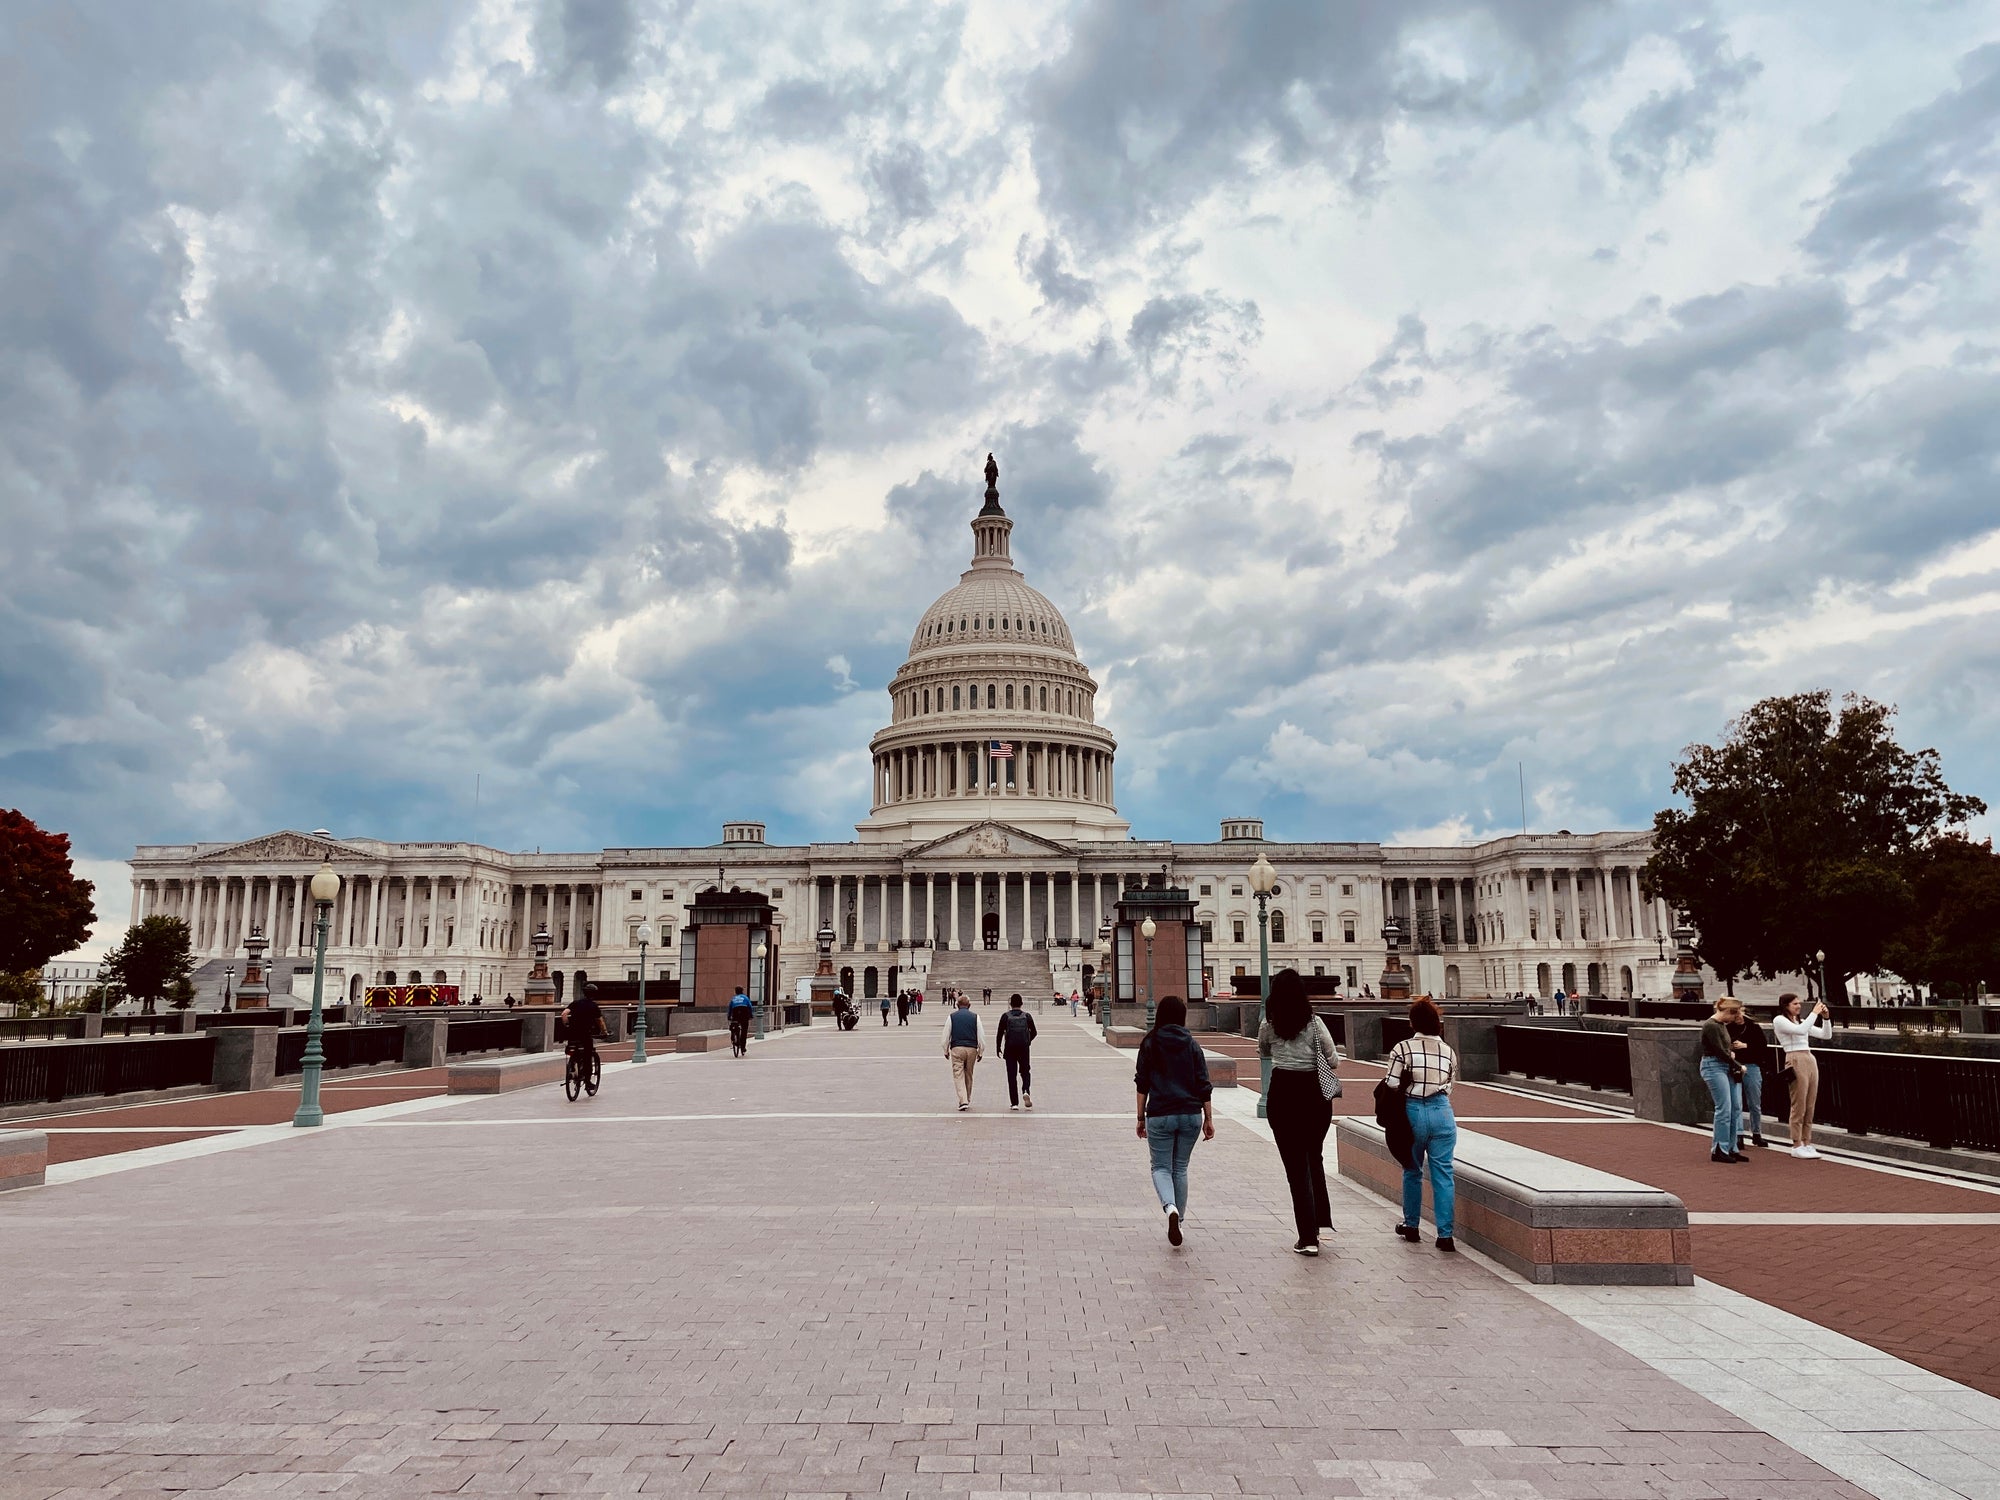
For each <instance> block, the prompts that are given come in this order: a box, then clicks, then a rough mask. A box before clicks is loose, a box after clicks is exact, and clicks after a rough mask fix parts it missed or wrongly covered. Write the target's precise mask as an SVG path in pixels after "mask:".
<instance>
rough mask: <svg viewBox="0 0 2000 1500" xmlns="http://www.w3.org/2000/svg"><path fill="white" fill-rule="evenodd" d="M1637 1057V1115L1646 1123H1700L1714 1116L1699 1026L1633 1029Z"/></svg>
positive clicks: (1630, 1036) (1629, 1035) (1629, 1038)
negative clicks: (1703, 1077) (1703, 1074)
mask: <svg viewBox="0 0 2000 1500" xmlns="http://www.w3.org/2000/svg"><path fill="white" fill-rule="evenodd" d="M1625 1039H1626V1046H1627V1048H1628V1049H1629V1052H1630V1056H1631V1059H1632V1113H1633V1114H1634V1115H1636V1116H1637V1117H1638V1118H1639V1119H1641V1120H1660V1121H1663V1122H1664V1123H1666V1124H1669V1125H1699V1124H1701V1123H1702V1122H1703V1121H1705V1120H1707V1119H1708V1117H1709V1114H1710V1113H1711V1104H1710V1101H1709V1097H1708V1085H1707V1084H1705V1083H1703V1082H1702V1081H1701V1028H1700V1027H1699V1026H1644V1025H1641V1026H1633V1027H1630V1028H1628V1029H1627V1031H1626V1033H1625Z"/></svg>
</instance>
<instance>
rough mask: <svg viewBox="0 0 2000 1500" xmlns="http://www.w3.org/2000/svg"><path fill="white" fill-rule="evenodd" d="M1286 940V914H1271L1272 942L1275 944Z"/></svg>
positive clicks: (1276, 912) (1279, 912)
mask: <svg viewBox="0 0 2000 1500" xmlns="http://www.w3.org/2000/svg"><path fill="white" fill-rule="evenodd" d="M1284 940H1285V914H1284V913H1283V912H1281V911H1274V912H1272V913H1271V941H1272V942H1274V943H1282V942H1283V941H1284Z"/></svg>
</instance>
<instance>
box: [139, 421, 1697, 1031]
mask: <svg viewBox="0 0 2000 1500" xmlns="http://www.w3.org/2000/svg"><path fill="white" fill-rule="evenodd" d="M997 473H998V471H997V469H996V467H995V466H994V464H993V463H992V461H991V460H990V459H989V460H988V463H987V469H986V475H987V483H986V493H985V504H984V506H983V508H981V509H980V511H979V512H978V514H977V515H975V516H974V517H973V520H972V534H973V549H972V563H971V566H970V567H968V568H967V569H966V570H965V572H964V573H963V574H962V575H961V576H960V578H959V581H958V582H957V583H956V584H954V585H953V586H952V587H951V588H949V589H947V590H946V591H945V592H944V593H943V594H942V595H940V596H939V597H938V600H937V602H936V603H934V604H932V605H931V607H930V608H929V609H927V610H925V611H924V614H923V617H922V618H921V619H920V620H919V621H918V622H917V626H916V630H915V633H914V634H913V635H912V636H911V637H910V650H909V657H908V659H907V660H906V661H905V662H904V663H903V665H902V667H901V668H900V669H899V670H898V671H897V673H896V675H895V677H894V679H893V680H892V681H891V682H890V683H889V706H890V713H889V722H888V724H887V725H886V726H885V727H884V728H883V729H882V730H881V731H880V732H879V733H877V734H876V735H875V737H874V739H873V741H872V742H871V749H872V750H873V776H874V781H873V788H872V793H871V797H870V810H869V813H868V816H867V818H866V819H864V820H863V821H862V822H861V823H860V824H859V825H858V826H857V828H856V833H857V834H858V835H859V836H858V838H856V839H855V840H854V841H853V842H849V843H824V844H801V845H781V844H770V843H767V842H766V841H765V838H764V825H763V824H762V823H760V822H756V821H751V820H746V821H740V822H738V821H731V822H727V823H724V824H723V825H722V830H721V832H722V839H721V842H720V843H717V844H710V845H707V846H703V847H699V848H687V849H601V850H595V851H590V852H584V853H576V854H541V853H536V854H509V853H506V852H503V851H502V850H499V849H491V848H487V847H486V846H484V845H481V844H472V843H387V842H384V841H382V840H379V839H371V838H366V837H359V836H347V835H345V834H342V835H335V834H332V833H328V832H326V831H324V830H321V831H316V832H313V833H298V832H280V833H273V834H268V835H265V836H263V837H259V838H252V839H248V840H245V841H242V842H236V843H201V844H183V845H142V846H140V848H139V849H138V851H137V853H136V854H135V855H134V856H133V859H132V873H133V880H132V919H133V920H134V921H137V920H138V919H139V918H141V917H144V916H148V915H153V914H158V913H166V914H169V915H173V916H178V917H181V918H183V919H184V920H186V921H187V923H188V924H189V927H190V929H191V931H192V934H193V942H194V948H195V952H196V955H197V960H198V963H199V964H200V968H199V969H198V972H197V982H198V987H199V988H200V990H201V991H202V993H203V995H204V997H207V996H209V995H212V994H214V993H216V992H217V991H218V990H219V988H220V986H221V981H222V974H223V971H224V969H225V968H228V967H230V966H232V965H234V966H235V967H236V968H237V970H238V971H239V972H240V968H241V958H242V950H243V940H244V938H245V937H246V936H248V935H249V934H250V932H251V929H252V928H253V927H255V928H257V929H260V930H261V931H262V932H263V933H265V934H266V935H267V936H268V937H269V938H270V940H271V943H272V952H271V960H272V962H271V969H272V988H273V990H275V991H279V992H282V991H284V990H285V989H286V988H287V987H288V986H290V985H291V981H292V980H293V979H294V977H295V976H296V975H297V974H299V973H301V972H309V970H310V963H311V953H312V946H311V944H312V938H311V918H312V910H311V905H312V903H311V898H310V896H309V895H308V893H307V890H306V885H307V882H308V881H309V880H310V879H311V878H312V874H313V871H314V870H315V869H317V868H318V867H319V865H320V863H321V861H322V860H328V861H331V862H332V864H333V866H334V868H335V869H336V870H337V871H339V873H340V875H341V877H342V881H341V892H340V899H339V901H338V902H337V903H336V905H335V908H334V910H333V913H332V929H331V937H330V938H329V946H328V957H327V963H328V969H329V974H330V976H333V982H334V983H337V984H338V986H339V989H338V991H337V992H336V993H340V994H343V995H344V996H345V997H346V998H349V999H353V1000H359V999H360V998H361V992H362V990H363V988H364V987H365V986H368V985H376V984H419V983H424V984H455V985H458V986H460V987H461V990H462V992H463V993H464V994H465V995H466V996H467V997H469V996H470V995H472V994H478V995H480V996H482V997H484V998H485V999H486V1000H487V1001H489V1002H490V1001H494V1000H498V999H500V998H501V997H502V996H504V995H507V994H510V993H511V994H514V995H519V994H520V993H521V992H522V990H523V987H524V984H525V981H526V978H527V975H528V970H529V966H530V963H531V962H532V957H533V954H532V949H531V947H530V939H531V938H532V936H533V934H534V933H535V931H536V930H537V928H538V927H541V926H542V925H544V924H546V926H547V929H548V933H549V937H550V942H551V960H550V967H551V969H552V970H553V971H554V973H555V974H556V975H557V976H558V982H559V983H560V984H561V985H562V986H563V989H564V992H565V993H566V992H568V990H569V989H570V988H572V987H573V986H574V985H576V984H578V983H580V982H582V981H583V980H584V979H586V978H590V977H596V978H608V979H636V978H637V977H638V973H639V950H638V947H637V944H636V941H635V936H634V935H635V933H636V931H637V929H638V927H639V924H640V923H641V922H642V921H650V922H651V923H652V925H653V927H654V928H655V930H656V934H657V936H656V943H655V946H654V947H653V948H651V949H650V950H649V951H648V954H647V968H648V969H649V971H651V972H649V974H648V976H647V977H648V979H649V980H651V979H668V978H673V977H675V976H677V974H678V972H679V966H678V961H677V954H676V951H675V947H674V945H675V944H676V943H677V942H678V940H679V938H678V929H679V928H680V927H681V925H682V923H683V921H684V908H685V907H686V906H687V904H688V903H689V902H691V901H692V900H693V899H694V896H695V894H696V892H698V891H700V890H703V889H707V888H712V887H714V886H716V885H717V884H718V883H721V884H722V885H723V886H725V887H727V888H741V889H743V890H746V891H756V892H759V893H761V894H762V895H764V896H766V897H767V898H768V899H769V900H770V902H771V904H772V906H773V907H774V908H775V909H776V912H777V914H778V921H779V923H780V924H781V927H782V941H781V944H780V949H779V962H780V975H779V978H780V983H781V985H782V987H783V988H784V989H786V990H787V991H789V990H790V989H791V987H792V985H793V983H794V982H795V980H797V979H798V978H800V977H803V976H806V975H810V974H811V973H812V972H813V969H814V966H815V963H816V960H817V947H816V943H815V939H814V935H815V933H817V932H818V931H819V930H820V928H821V925H822V923H829V922H830V923H831V925H832V928H833V931H834V933H835V943H834V947H835V957H834V963H835V967H836V970H837V972H838V973H839V975H840V977H841V980H842V983H843V985H844V987H845V988H846V989H847V990H848V991H849V993H851V994H855V995H857V996H869V995H875V994H878V993H882V992H884V991H894V990H895V989H898V988H904V987H909V986H911V985H922V986H924V987H927V988H932V989H935V988H936V987H938V986H940V985H943V984H953V985H957V986H959V987H962V988H971V989H975V990H976V989H994V990H996V991H998V992H1000V993H1006V992H1009V991H1012V990H1020V991H1021V992H1022V993H1024V994H1029V995H1034V994H1037V993H1041V994H1046V993H1048V992H1050V990H1052V989H1053V990H1056V991H1063V992H1066V991H1068V990H1070V989H1071V988H1073V987H1077V986H1080V985H1082V984H1084V983H1085V982H1086V979H1087V977H1088V974H1089V972H1090V970H1091V968H1092V967H1093V966H1095V965H1097V964H1100V963H1101V962H1102V955H1101V953H1100V952H1099V951H1098V950H1097V948H1096V944H1097V935H1098V929H1099V926H1100V924H1101V923H1102V922H1103V921H1104V919H1105V918H1106V917H1107V916H1108V915H1109V913H1110V909H1111V906H1112V904H1113V903H1114V902H1115V901H1116V900H1117V893H1118V892H1119V890H1120V889H1121V888H1123V887H1126V886H1130V885H1143V884H1148V883H1161V882H1162V881H1163V883H1164V884H1166V885H1169V886H1179V887H1183V888H1185V889H1186V890H1187V891H1188V892H1189V895H1190V897H1191V899H1192V900H1193V902H1194V905H1195V909H1196V914H1197V917H1198V918H1199V920H1200V922H1201V923H1202V926H1203V929H1204V932H1203V936H1204V950H1205V964H1206V969H1207V974H1208V979H1209V982H1210V983H1211V984H1212V985H1213V987H1214V988H1215V990H1217V991H1218V992H1220V991H1226V990H1227V989H1228V988H1229V985H1230V978H1231V976H1232V975H1236V974H1244V973H1250V974H1254V973H1256V972H1257V920H1256V910H1257V907H1256V899H1255V897H1254V896H1253V894H1252V893H1251V890H1250V884H1249V869H1250V866H1251V864H1252V863H1253V862H1254V861H1255V860H1256V858H1257V856H1258V855H1259V854H1262V855H1264V856H1265V858H1267V859H1268V860H1269V861H1270V862H1271V864H1272V865H1273V866H1275V867H1276V869H1277V871H1278V887H1277V891H1276V893H1275V894H1274V896H1273V897H1272V899H1271V902H1270V944H1271V962H1272V965H1273V967H1274V968H1275V967H1278V966H1280V965H1285V964H1289V965H1292V966H1294V967H1296V968H1297V969H1298V970H1299V971H1300V972H1301V973H1305V974H1322V975H1326V976H1329V977H1332V978H1336V979H1338V980H1339V981H1340V982H1341V984H1342V986H1343V987H1344V988H1346V989H1348V990H1352V991H1356V992H1358V991H1360V990H1361V989H1362V987H1363V986H1365V985H1369V984H1372V983H1374V982H1375V980H1376V977H1377V976H1378V975H1379V974H1380V972H1381V970H1382V967H1383V963H1384V959H1385V957H1386V949H1385V945H1384V941H1383V938H1382V936H1381V934H1382V928H1383V925H1384V922H1385V921H1386V919H1387V918H1389V917H1390V916H1395V917H1397V918H1400V919H1401V920H1402V922H1403V923H1404V924H1405V925H1404V929H1403V930H1404V931H1405V932H1406V933H1408V934H1410V935H1411V936H1412V938H1413V939H1414V943H1413V946H1414V948H1415V949H1416V952H1417V954H1418V978H1419V981H1420V983H1422V984H1424V985H1425V986H1427V987H1430V988H1433V989H1437V990H1441V991H1442V992H1443V993H1444V994H1445V995H1446V996H1453V995H1475V994H1486V993H1510V994H1511V993H1512V992H1514V991H1516V990H1522V989H1525V990H1531V991H1536V992H1539V993H1542V994H1549V993H1552V992H1553V991H1554V990H1555V989H1556V988H1557V987H1558V986H1560V987H1563V988H1565V989H1567V990H1568V991H1570V992H1571V993H1576V992H1578V991H1579V990H1581V991H1583V992H1586V993H1603V994H1613V995H1617V994H1624V993H1639V994H1653V995H1663V994H1665V993H1667V991H1668V983H1667V978H1666V975H1667V970H1668V968H1669V967H1670V964H1671V959H1672V952H1671V948H1670V945H1669V944H1668V943H1667V941H1666V937H1665V935H1666V933H1667V931H1668V929H1669V926H1670V917H1669V914H1668V913H1667V911H1666V910H1665V908H1664V907H1662V906H1660V905H1659V904H1658V903H1654V902H1650V901H1648V900H1647V899H1646V898H1645V897H1644V896H1643V895H1642V894H1641V891H1640V888H1639V879H1638V871H1639V867H1640V866H1641V865H1643V864H1644V863H1645V860H1646V857H1647V854H1648V853H1649V852H1650V838H1649V836H1648V835H1647V834H1645V833H1593V834H1569V833H1560V834H1553V835H1525V834H1524V835H1521V836H1519V837H1510V838H1502V839H1494V840H1491V841H1489V842H1487V843H1483V844H1476V845H1470V846H1464V847H1453V848H1416V847H1404V846H1395V845H1383V844H1379V843H1365V842H1342V841H1337V840H1327V841H1299V842H1291V841H1283V840H1279V841H1273V840H1270V839H1267V838H1266V836H1265V832H1264V826H1263V823H1262V822H1261V820H1259V819H1257V818H1255V817H1242V818H1231V819H1227V820H1225V821H1224V822H1223V824H1222V826H1221V829H1220V835H1219V837H1217V838H1216V839H1215V840H1213V841H1211V842H1206V843H1180V842H1172V841H1166V840H1149V839H1143V838H1134V837H1133V836H1132V834H1131V828H1130V825H1129V824H1128V823H1127V822H1126V821H1125V820H1124V819H1123V818H1121V817H1120V816H1119V815H1118V807H1117V800H1116V797H1117V774H1116V758H1117V740H1116V739H1115V738H1114V737H1113V735H1112V734H1111V732H1110V730H1109V729H1107V728H1106V727H1105V726H1103V725H1102V724H1100V723H1099V722H1098V721H1097V711H1096V696H1097V683H1096V681H1095V679H1093V678H1092V676H1091V674H1090V669H1089V668H1088V667H1087V666H1086V665H1085V664H1084V663H1083V661H1082V660H1081V659H1080V658H1079V657H1078V656H1077V653H1076V645H1075V642H1074V640H1073V639H1072V638H1071V635H1070V631H1069V626H1068V624H1067V623H1066V622H1065V621H1064V619H1063V616H1062V612H1061V611H1060V610H1058V609H1057V608H1056V607H1055V605H1054V604H1052V603H1050V602H1049V600H1048V599H1046V598H1045V597H1043V596H1042V595H1041V594H1040V593H1038V592H1037V591H1036V590H1035V589H1034V588H1033V587H1031V586H1030V585H1029V583H1028V581H1027V580H1026V579H1025V578H1024V577H1023V576H1022V575H1021V572H1020V570H1019V569H1018V568H1016V567H1015V566H1014V561H1013V555H1012V549H1011V545H1010V543H1011V534H1012V531H1013V526H1014V523H1013V521H1012V520H1010V519H1009V518H1008V516H1007V513H1006V512H1005V510H1003V509H1002V508H1001V505H1000V495H999V490H998V487H997ZM996 752H998V753H996ZM1406 951H1407V949H1406ZM330 987H331V985H330ZM296 988H297V989H298V990H300V991H303V989H304V988H305V986H304V985H303V984H300V985H298V986H296Z"/></svg>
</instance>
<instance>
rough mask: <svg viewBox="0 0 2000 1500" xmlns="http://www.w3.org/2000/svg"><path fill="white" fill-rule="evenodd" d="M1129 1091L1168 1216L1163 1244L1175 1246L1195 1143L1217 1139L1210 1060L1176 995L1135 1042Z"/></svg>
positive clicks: (1163, 998)
mask: <svg viewBox="0 0 2000 1500" xmlns="http://www.w3.org/2000/svg"><path fill="white" fill-rule="evenodd" d="M1132 1087H1133V1088H1134V1089H1136V1090H1137V1091H1138V1100H1139V1104H1138V1108H1139V1138H1140V1139H1141V1140H1143V1141H1144V1142H1145V1143H1146V1150H1147V1154H1148V1156H1149V1158H1150V1160H1151V1165H1152V1169H1153V1191H1154V1193H1156V1194H1157V1195H1158V1196H1159V1200H1160V1207H1161V1209H1162V1210H1163V1211H1164V1212H1165V1213H1166V1216H1167V1243H1168V1244H1169V1245H1178V1244H1180V1242H1181V1226H1182V1225H1183V1224H1185V1223H1186V1222H1187V1203H1188V1162H1189V1161H1190V1159H1192V1158H1193V1156H1194V1143H1195V1141H1196V1140H1197V1139H1199V1140H1204V1141H1212V1140H1214V1139H1215V1103H1214V1100H1213V1098H1212V1097H1211V1096H1212V1095H1213V1093H1214V1090H1213V1088H1212V1087H1211V1086H1210V1084H1209V1081H1208V1059H1207V1058H1205V1057H1203V1056H1202V1052H1201V1044H1200V1043H1199V1042H1197V1041H1196V1040H1195V1039H1194V1033H1192V1032H1191V1031H1189V1030H1188V1029H1187V1001H1185V1000H1183V999H1182V998H1181V997H1180V996H1179V995H1162V996H1161V997H1160V1003H1159V1004H1158V1005H1156V1006H1154V1007H1153V1029H1152V1030H1151V1031H1149V1032H1147V1033H1146V1034H1145V1035H1144V1036H1143V1037H1141V1038H1140V1039H1139V1056H1138V1060H1137V1062H1136V1063H1135V1064H1134V1066H1133V1069H1132Z"/></svg>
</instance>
